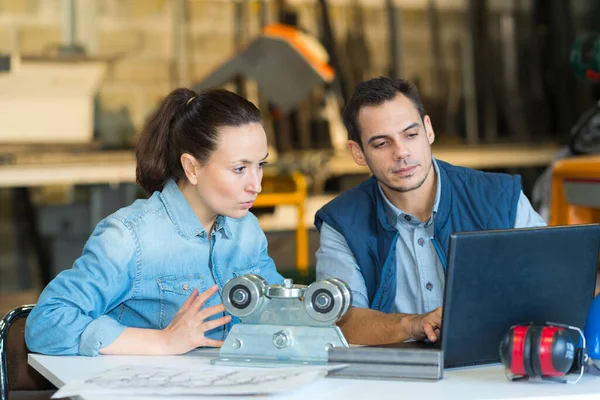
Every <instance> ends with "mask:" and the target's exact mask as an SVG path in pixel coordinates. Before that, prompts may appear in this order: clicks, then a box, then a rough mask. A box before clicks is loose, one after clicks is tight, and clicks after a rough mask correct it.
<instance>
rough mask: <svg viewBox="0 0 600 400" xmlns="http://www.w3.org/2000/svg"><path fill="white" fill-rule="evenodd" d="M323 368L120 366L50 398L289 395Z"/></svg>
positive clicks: (81, 381) (323, 371)
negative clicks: (287, 393)
mask: <svg viewBox="0 0 600 400" xmlns="http://www.w3.org/2000/svg"><path fill="white" fill-rule="evenodd" d="M326 374H327V368H326V367H298V368H233V367H221V366H209V365H199V366H198V368H189V366H185V367H183V366H182V367H181V368H177V367H160V366H146V365H121V366H119V367H115V368H111V369H108V370H106V371H104V372H101V373H99V374H95V375H93V376H90V377H89V378H87V379H85V380H76V381H72V382H69V383H67V384H66V385H64V386H63V387H62V388H60V390H58V391H57V392H56V393H55V394H54V395H53V396H52V398H53V399H56V398H63V397H72V396H92V395H94V396H96V395H102V396H107V397H108V396H139V395H154V396H163V395H164V396H168V395H231V394H233V395H242V394H251V395H255V394H275V393H280V392H290V391H291V390H294V389H295V388H300V387H302V386H303V385H306V384H308V383H309V382H311V381H313V380H315V379H317V378H319V377H322V376H325V375H326Z"/></svg>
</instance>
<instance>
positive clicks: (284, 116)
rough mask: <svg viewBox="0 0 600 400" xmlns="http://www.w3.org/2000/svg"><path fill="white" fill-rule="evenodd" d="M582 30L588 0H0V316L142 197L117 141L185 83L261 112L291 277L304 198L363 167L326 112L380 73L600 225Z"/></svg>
mask: <svg viewBox="0 0 600 400" xmlns="http://www.w3.org/2000/svg"><path fill="white" fill-rule="evenodd" d="M599 31H600V2H599V1H597V0H571V1H565V0H495V1H494V0H0V314H3V313H4V312H5V311H7V310H9V309H10V308H12V307H14V306H16V305H20V304H25V303H33V302H35V301H36V300H37V296H38V295H39V293H40V291H41V289H42V288H43V287H44V285H45V284H46V283H47V282H48V281H49V280H50V279H52V277H54V276H55V275H56V274H57V273H58V272H60V271H61V270H63V269H66V268H70V267H71V265H72V263H73V261H74V260H75V259H76V258H77V257H78V256H79V255H80V254H81V250H82V248H83V246H84V244H85V241H86V240H87V238H88V236H89V235H90V233H91V231H92V229H93V227H94V226H95V225H96V223H98V222H99V221H100V220H101V219H102V218H104V217H106V216H107V215H109V214H110V213H112V212H114V211H116V210H117V209H119V208H121V207H124V206H126V205H128V204H130V203H131V202H132V201H133V200H135V199H136V198H143V197H145V195H144V193H143V191H141V189H140V188H138V187H137V185H136V184H135V157H134V154H133V151H132V149H133V146H134V145H135V141H136V137H137V135H138V134H139V132H140V129H141V127H142V125H143V123H144V121H145V119H146V118H147V117H148V115H149V113H150V112H151V111H152V110H153V109H154V107H156V105H157V104H158V102H159V101H160V100H161V98H163V97H164V96H165V95H166V94H168V93H169V92H170V91H171V90H172V89H174V88H177V87H182V86H183V87H189V88H193V89H195V90H202V89H204V88H208V87H215V86H222V87H226V88H228V89H230V90H235V91H236V92H238V93H240V94H242V95H244V96H246V97H248V98H249V99H250V100H252V101H253V102H255V104H257V105H258V106H259V108H260V109H261V111H262V112H263V115H264V121H265V128H266V131H267V134H268V138H269V145H270V147H271V149H270V154H271V157H270V165H269V168H268V170H267V171H266V174H265V178H264V184H263V190H264V192H263V193H262V194H261V195H260V196H259V198H258V200H257V203H256V204H255V207H254V208H253V210H252V211H253V212H254V213H255V214H257V215H258V216H259V220H260V222H261V225H262V227H263V229H264V230H265V231H266V233H267V237H268V240H269V249H270V253H271V256H272V257H273V258H274V260H275V262H276V264H277V266H278V268H279V269H280V270H281V271H282V273H283V274H284V275H286V276H288V277H292V278H294V279H295V280H296V281H297V282H306V283H308V282H311V281H312V280H314V253H315V250H316V249H317V247H318V233H317V232H316V230H315V228H314V226H313V223H312V221H313V218H314V213H315V211H316V210H318V209H319V208H320V207H321V206H322V205H323V204H325V203H326V202H327V201H329V200H330V199H332V198H333V197H335V196H336V195H337V194H339V193H340V192H341V191H343V190H345V189H348V188H350V187H352V186H354V185H356V184H357V183H358V182H360V181H362V180H364V179H365V178H366V177H367V176H368V171H367V170H365V169H363V168H360V167H358V166H356V165H355V164H354V163H353V162H352V160H351V158H350V156H349V153H348V152H347V150H346V147H345V144H346V139H347V136H346V135H347V133H346V131H345V129H344V127H343V124H342V123H341V117H340V113H341V110H342V108H343V106H344V103H345V101H346V99H348V97H349V95H350V93H351V92H352V91H353V88H354V86H355V85H356V84H357V83H358V82H360V81H361V80H364V79H367V78H371V77H376V76H380V75H384V76H390V77H402V78H406V79H409V80H412V81H414V82H415V83H416V84H417V85H418V87H419V89H420V91H421V94H422V97H423V100H424V103H425V109H426V112H427V114H429V115H430V117H431V119H432V123H433V126H434V129H435V131H436V142H435V144H434V146H433V151H434V155H435V156H436V157H438V158H440V159H443V160H445V161H449V162H451V163H454V164H459V165H463V166H468V167H472V168H477V169H483V170H487V171H502V172H508V173H519V174H521V175H522V176H523V182H524V190H525V193H526V194H527V195H528V196H529V198H530V199H531V200H532V203H533V204H534V206H535V207H536V209H537V210H538V211H539V212H540V213H541V214H542V216H544V218H546V219H547V220H548V222H549V223H552V224H564V223H576V222H590V221H600V213H599V212H598V210H599V209H600V190H599V189H598V187H599V186H600V161H599V160H598V156H597V155H594V154H597V153H600V133H599V131H600V118H599V117H598V116H599V115H600V113H599V111H598V110H599V105H598V99H599V96H600V85H599V84H598V83H597V82H598V80H600V68H599V65H598V63H599V60H600V56H599V47H600V40H599V39H598V36H597V35H595V34H594V32H599ZM574 160H575V162H576V165H572V164H569V163H570V162H572V161H574ZM557 162H558V164H557ZM553 167H554V168H553Z"/></svg>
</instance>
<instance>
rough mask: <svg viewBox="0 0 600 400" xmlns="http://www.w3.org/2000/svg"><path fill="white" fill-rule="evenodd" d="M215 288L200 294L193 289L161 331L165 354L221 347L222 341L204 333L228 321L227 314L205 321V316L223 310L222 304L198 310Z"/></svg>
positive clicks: (207, 316)
mask: <svg viewBox="0 0 600 400" xmlns="http://www.w3.org/2000/svg"><path fill="white" fill-rule="evenodd" d="M217 290H218V286H217V285H215V286H213V287H211V288H210V289H208V290H207V291H205V292H204V293H202V294H198V290H197V289H194V291H193V292H192V294H191V295H190V297H189V298H188V299H187V300H186V302H185V303H184V304H183V306H181V309H180V310H179V311H178V312H177V314H175V317H173V320H172V321H171V323H170V324H169V326H167V327H166V328H165V329H164V330H163V331H162V333H163V338H164V342H165V347H166V349H167V351H166V353H167V354H183V353H187V352H188V351H190V350H193V349H195V348H196V347H201V346H208V347H221V345H222V344H223V341H221V340H213V339H208V338H206V337H205V336H204V333H205V332H207V331H210V330H211V329H215V328H218V327H219V326H221V325H224V324H226V323H228V322H229V321H231V317H230V316H229V315H227V316H225V317H221V318H217V319H213V320H210V321H206V319H207V318H209V317H211V316H213V315H216V314H220V313H222V312H224V311H225V307H224V306H223V304H219V305H217V306H212V307H206V308H204V309H203V310H200V309H201V308H202V306H203V305H204V303H205V302H206V301H207V300H208V299H209V298H210V297H211V296H212V295H214V294H215V293H216V292H217Z"/></svg>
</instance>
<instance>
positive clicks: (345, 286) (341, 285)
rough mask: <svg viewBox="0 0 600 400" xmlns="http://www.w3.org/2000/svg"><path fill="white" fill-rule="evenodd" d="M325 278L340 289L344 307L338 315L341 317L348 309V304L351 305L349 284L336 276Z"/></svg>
mask: <svg viewBox="0 0 600 400" xmlns="http://www.w3.org/2000/svg"><path fill="white" fill-rule="evenodd" d="M327 280H328V281H330V282H333V283H335V284H336V285H337V287H338V289H340V290H341V291H342V295H343V296H344V309H343V310H342V313H341V314H340V317H342V316H343V315H344V314H346V312H347V311H348V310H349V309H350V306H351V305H352V292H351V291H350V286H348V284H347V283H346V282H344V281H343V280H341V279H338V278H328V279H327Z"/></svg>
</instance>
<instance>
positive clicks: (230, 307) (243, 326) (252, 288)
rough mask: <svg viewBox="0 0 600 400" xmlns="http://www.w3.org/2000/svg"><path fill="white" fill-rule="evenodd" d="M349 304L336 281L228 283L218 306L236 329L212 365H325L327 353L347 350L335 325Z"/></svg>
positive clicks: (248, 278) (252, 278)
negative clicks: (221, 306) (275, 363)
mask: <svg viewBox="0 0 600 400" xmlns="http://www.w3.org/2000/svg"><path fill="white" fill-rule="evenodd" d="M351 303H352V294H351V292H350V289H349V288H348V286H347V285H346V283H344V282H343V281H341V280H339V279H335V278H330V279H325V280H321V281H316V282H314V283H312V284H311V285H309V286H306V285H295V284H294V283H293V281H292V280H291V279H285V280H284V282H283V284H281V285H269V284H268V283H267V282H266V281H265V280H264V279H263V278H262V277H260V276H258V275H255V274H248V275H244V276H239V277H236V278H233V279H231V280H230V281H229V282H227V283H226V284H225V287H224V288H223V304H224V305H225V309H226V310H227V312H228V313H230V314H231V315H232V316H234V317H238V318H239V319H240V321H241V323H239V324H236V325H234V326H233V327H232V329H231V331H230V332H229V334H228V336H227V339H226V340H225V342H224V343H223V346H222V347H221V350H220V357H219V358H218V359H215V360H213V363H215V364H220V363H225V364H232V363H233V364H239V363H271V362H278V363H280V362H289V363H302V364H326V363H327V361H328V353H327V350H328V349H329V348H332V347H348V342H347V341H346V339H345V338H344V335H343V334H342V332H341V330H340V329H339V328H338V327H337V326H334V323H335V322H337V321H338V320H339V319H340V318H341V317H342V316H343V315H344V314H345V313H346V311H348V309H349V308H350V304H351Z"/></svg>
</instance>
